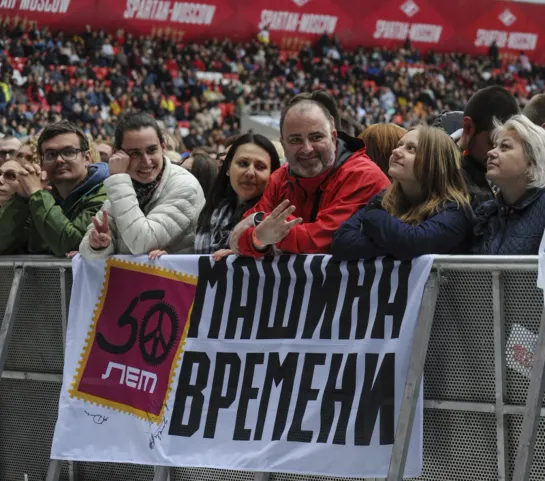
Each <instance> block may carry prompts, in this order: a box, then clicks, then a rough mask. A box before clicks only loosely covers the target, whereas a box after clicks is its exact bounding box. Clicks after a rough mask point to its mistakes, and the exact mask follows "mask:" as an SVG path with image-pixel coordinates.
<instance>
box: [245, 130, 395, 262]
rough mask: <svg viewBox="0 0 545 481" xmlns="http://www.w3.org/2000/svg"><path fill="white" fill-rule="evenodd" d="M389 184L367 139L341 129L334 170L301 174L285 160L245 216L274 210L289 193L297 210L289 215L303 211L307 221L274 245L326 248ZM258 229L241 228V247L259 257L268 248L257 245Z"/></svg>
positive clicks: (298, 250)
mask: <svg viewBox="0 0 545 481" xmlns="http://www.w3.org/2000/svg"><path fill="white" fill-rule="evenodd" d="M389 185H390V181H389V180H388V178H387V177H386V176H385V175H384V174H383V172H382V171H381V170H380V169H379V167H378V166H377V165H376V164H375V163H374V162H373V161H372V160H371V159H369V157H367V155H366V154H365V147H364V144H363V141H361V140H359V139H355V138H353V137H348V136H346V135H343V136H342V139H341V138H339V139H338V140H337V160H336V162H335V165H334V166H333V167H332V168H331V169H330V170H328V171H326V172H325V173H324V174H322V175H320V176H318V177H313V178H302V177H297V176H296V175H294V174H293V173H292V172H291V171H290V169H289V166H288V165H287V164H285V165H283V166H282V167H281V168H280V169H278V170H277V171H276V172H274V173H273V174H272V175H271V178H270V180H269V185H268V186H267V188H266V189H265V192H264V193H263V197H262V198H261V200H260V201H259V202H258V203H257V204H256V205H255V206H254V207H253V208H252V209H250V210H249V211H248V212H246V214H244V217H247V216H249V215H251V214H253V213H255V212H265V213H266V214H270V213H271V212H272V211H273V209H274V208H275V207H277V206H278V204H280V203H281V202H282V201H283V200H285V199H289V201H290V204H291V205H295V206H296V211H295V213H294V216H292V217H290V218H288V221H289V220H293V219H295V218H296V217H302V218H303V223H302V224H299V225H296V226H295V227H293V228H292V229H291V230H290V232H289V234H288V235H287V237H285V238H284V239H283V240H282V241H280V242H279V243H278V244H276V247H277V248H278V249H280V250H282V251H283V252H286V253H291V254H328V253H329V248H330V246H331V241H332V238H333V234H334V233H335V232H336V231H337V229H338V228H339V227H340V226H341V224H342V223H343V222H344V221H345V220H347V219H348V218H349V217H351V216H352V215H353V214H355V213H356V211H357V210H358V209H360V208H361V207H362V206H364V205H365V204H367V202H368V201H369V199H371V197H373V196H374V195H376V194H378V193H379V192H381V191H382V190H384V189H385V188H386V187H388V186H389ZM254 229H255V227H251V228H250V229H247V230H246V231H244V232H243V233H242V234H241V236H240V239H239V242H238V249H239V252H240V253H241V254H242V255H247V256H252V257H261V256H263V255H264V253H263V252H259V251H257V250H255V249H254V245H253V242H252V234H253V231H254Z"/></svg>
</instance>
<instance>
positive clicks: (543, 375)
mask: <svg viewBox="0 0 545 481" xmlns="http://www.w3.org/2000/svg"><path fill="white" fill-rule="evenodd" d="M0 267H13V269H14V276H13V281H12V286H11V289H10V293H9V298H8V302H7V305H6V310H5V313H4V316H3V321H2V323H1V324H0V379H25V380H35V381H46V382H60V383H62V375H60V374H44V373H32V372H20V371H5V370H4V366H5V362H6V358H7V352H8V348H9V343H10V340H11V336H12V334H13V326H14V323H15V319H16V317H17V312H18V304H19V301H20V299H21V294H22V291H23V287H24V280H25V268H26V267H32V268H55V269H57V268H58V269H59V288H60V294H61V320H62V332H63V342H64V344H66V328H67V322H68V305H69V299H68V298H67V282H66V269H67V268H71V261H70V260H66V259H62V260H61V259H54V258H51V257H47V256H20V257H4V258H0ZM537 267H538V257H537V256H508V257H507V256H436V258H435V260H434V265H433V268H432V272H431V274H430V278H429V279H428V281H427V283H426V287H425V290H424V295H423V299H422V305H421V309H420V312H419V317H418V321H417V327H416V331H415V336H414V339H415V340H414V343H413V347H412V352H411V362H410V365H411V367H410V369H409V374H408V377H407V382H406V385H405V390H404V394H403V400H402V405H401V410H400V415H399V419H398V424H397V428H396V434H395V439H394V446H393V450H392V457H391V461H390V468H389V473H388V477H387V481H400V480H401V479H402V477H403V472H404V468H405V462H406V457H407V452H408V447H409V441H410V434H411V431H412V427H413V421H414V415H415V411H416V406H417V402H418V395H419V391H420V387H421V380H422V376H423V371H424V366H425V361H426V355H427V348H428V345H429V340H430V335H431V330H432V325H433V318H434V312H435V307H436V302H437V298H438V294H439V289H440V285H441V283H442V282H444V280H445V278H444V277H443V274H444V273H445V271H448V270H456V271H487V272H490V273H491V275H492V295H493V299H492V305H493V323H494V326H493V327H494V331H493V332H494V357H495V360H494V368H495V403H475V402H458V401H433V400H425V401H424V407H425V408H427V409H439V410H441V409H446V410H458V411H467V412H481V413H493V414H495V416H496V436H497V437H496V439H497V462H498V465H497V470H498V481H510V480H511V479H513V480H515V479H516V480H517V481H528V479H529V476H530V471H531V467H532V460H533V451H534V445H535V440H536V435H537V429H538V424H539V421H540V418H541V417H545V408H542V406H541V401H542V399H543V393H544V391H545V309H544V310H543V311H542V315H541V320H540V326H539V333H538V340H537V345H536V351H535V353H534V357H533V366H532V372H531V378H530V384H529V388H528V393H527V397H526V404H525V406H521V405H508V404H506V403H505V397H506V388H507V387H506V384H507V383H506V360H505V333H504V329H503V327H504V284H503V272H506V271H529V272H535V271H537ZM513 414H516V415H523V416H524V417H523V425H522V433H521V436H520V439H519V445H518V449H517V457H516V464H515V467H514V474H513V477H512V478H510V476H509V472H510V466H509V459H508V455H507V451H508V448H507V436H506V426H505V416H506V415H513ZM61 467H62V462H61V461H58V460H51V461H50V464H49V468H48V471H47V476H46V481H57V480H58V479H59V477H60V472H61ZM68 468H69V479H70V481H77V480H78V469H77V463H76V462H69V465H68ZM154 473H155V474H154V479H153V481H168V480H170V479H173V476H172V471H171V468H170V467H164V466H156V467H155V468H154ZM270 476H271V475H270V473H259V472H256V473H254V481H268V480H269V479H270Z"/></svg>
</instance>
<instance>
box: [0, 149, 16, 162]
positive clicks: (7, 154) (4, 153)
mask: <svg viewBox="0 0 545 481" xmlns="http://www.w3.org/2000/svg"><path fill="white" fill-rule="evenodd" d="M16 154H17V150H16V149H11V150H0V159H1V160H6V159H9V158H11V157H15V155H16Z"/></svg>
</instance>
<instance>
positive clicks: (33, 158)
mask: <svg viewBox="0 0 545 481" xmlns="http://www.w3.org/2000/svg"><path fill="white" fill-rule="evenodd" d="M15 160H17V162H19V164H21V166H24V165H25V164H39V163H40V157H39V155H38V138H37V137H29V138H27V139H26V140H24V141H23V143H22V144H21V147H19V150H18V151H17V155H16V156H15Z"/></svg>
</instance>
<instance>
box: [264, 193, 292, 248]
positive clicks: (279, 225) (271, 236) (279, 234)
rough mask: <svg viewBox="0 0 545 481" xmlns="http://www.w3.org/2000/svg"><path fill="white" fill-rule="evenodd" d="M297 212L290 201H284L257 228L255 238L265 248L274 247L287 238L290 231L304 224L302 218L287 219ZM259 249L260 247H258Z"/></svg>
mask: <svg viewBox="0 0 545 481" xmlns="http://www.w3.org/2000/svg"><path fill="white" fill-rule="evenodd" d="M294 212H295V206H294V205H291V206H290V201H289V200H285V201H283V202H282V203H281V204H280V205H279V206H278V207H277V208H276V209H274V210H273V211H272V213H271V215H270V216H268V217H266V218H265V219H264V220H263V222H261V224H259V225H258V226H257V227H256V230H255V236H256V238H257V240H258V242H260V243H261V244H263V245H264V246H268V245H273V244H276V243H277V242H280V241H281V240H282V239H284V237H286V236H287V235H288V234H289V232H290V229H291V228H292V227H295V226H296V225H298V224H301V223H302V222H303V219H302V218H301V217H297V219H294V220H291V221H289V222H287V221H286V219H287V218H288V217H289V216H290V215H291V214H293V213H294ZM256 247H259V246H256Z"/></svg>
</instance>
